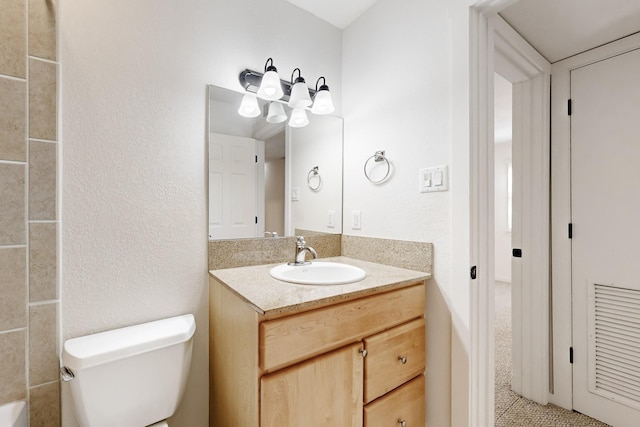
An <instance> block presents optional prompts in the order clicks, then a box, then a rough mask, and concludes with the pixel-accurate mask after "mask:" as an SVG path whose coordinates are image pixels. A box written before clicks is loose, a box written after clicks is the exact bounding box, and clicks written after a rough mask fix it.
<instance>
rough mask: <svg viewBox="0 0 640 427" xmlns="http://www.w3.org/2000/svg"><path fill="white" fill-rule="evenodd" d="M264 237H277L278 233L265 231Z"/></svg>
mask: <svg viewBox="0 0 640 427" xmlns="http://www.w3.org/2000/svg"><path fill="white" fill-rule="evenodd" d="M264 235H265V237H278V232H277V231H265V232H264Z"/></svg>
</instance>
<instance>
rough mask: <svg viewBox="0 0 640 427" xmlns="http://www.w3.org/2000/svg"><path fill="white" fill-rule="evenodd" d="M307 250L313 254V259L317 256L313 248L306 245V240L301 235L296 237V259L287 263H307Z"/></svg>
mask: <svg viewBox="0 0 640 427" xmlns="http://www.w3.org/2000/svg"><path fill="white" fill-rule="evenodd" d="M307 252H309V253H310V254H311V256H313V259H316V258H318V254H317V253H316V251H315V249H313V248H312V247H311V246H307V242H305V240H304V237H303V236H298V237H297V238H296V260H295V261H294V262H290V263H288V264H289V265H305V264H309V263H310V262H309V261H306V255H307Z"/></svg>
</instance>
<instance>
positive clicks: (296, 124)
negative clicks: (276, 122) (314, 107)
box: [289, 108, 309, 128]
mask: <svg viewBox="0 0 640 427" xmlns="http://www.w3.org/2000/svg"><path fill="white" fill-rule="evenodd" d="M308 124H309V118H308V117H307V111H306V110H305V109H304V108H294V109H293V111H292V112H291V118H290V119H289V126H291V127H292V128H301V127H304V126H306V125H308Z"/></svg>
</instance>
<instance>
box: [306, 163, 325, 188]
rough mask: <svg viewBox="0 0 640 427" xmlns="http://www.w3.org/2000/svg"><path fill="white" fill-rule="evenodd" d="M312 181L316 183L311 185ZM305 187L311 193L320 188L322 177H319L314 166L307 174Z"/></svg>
mask: <svg viewBox="0 0 640 427" xmlns="http://www.w3.org/2000/svg"><path fill="white" fill-rule="evenodd" d="M314 178H315V179H314ZM312 181H317V182H316V183H315V184H313V183H312ZM307 185H308V186H309V188H310V189H311V191H319V190H320V187H321V186H322V177H321V176H320V172H318V166H314V167H313V169H311V170H310V171H309V173H308V174H307Z"/></svg>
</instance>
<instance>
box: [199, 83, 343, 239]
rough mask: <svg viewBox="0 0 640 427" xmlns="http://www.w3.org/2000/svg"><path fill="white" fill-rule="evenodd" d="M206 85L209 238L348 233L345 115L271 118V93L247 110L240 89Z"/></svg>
mask: <svg viewBox="0 0 640 427" xmlns="http://www.w3.org/2000/svg"><path fill="white" fill-rule="evenodd" d="M208 90H209V97H208V111H209V117H208V119H209V120H208V126H207V134H208V150H209V185H208V188H209V239H210V240H221V239H238V238H255V237H274V236H276V235H277V236H293V235H295V234H297V233H296V230H300V231H301V232H302V231H303V232H305V233H308V232H319V233H331V234H340V233H342V152H343V150H342V140H343V121H342V118H341V117H338V116H332V115H323V116H317V115H314V114H311V113H310V112H308V113H307V114H308V117H309V124H308V125H307V126H305V127H300V128H292V127H290V126H288V125H287V124H286V122H283V123H277V124H272V123H268V122H267V121H266V115H265V114H264V112H265V111H266V109H267V107H268V105H267V101H263V100H261V99H258V102H259V106H260V110H261V111H262V112H263V114H261V115H259V116H258V117H254V118H247V117H243V116H241V115H240V114H238V108H239V106H240V103H241V101H242V96H243V94H242V93H239V92H234V91H232V90H229V89H224V88H220V87H217V86H209V89H208ZM285 111H286V112H287V114H289V115H290V113H291V111H290V109H289V108H288V107H286V106H285ZM274 233H276V234H274Z"/></svg>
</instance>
